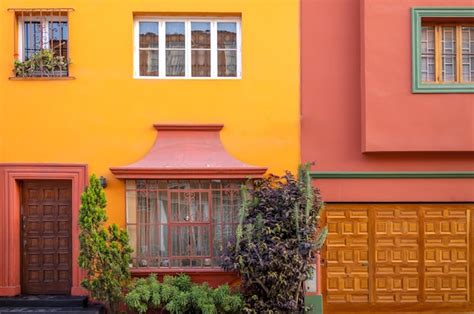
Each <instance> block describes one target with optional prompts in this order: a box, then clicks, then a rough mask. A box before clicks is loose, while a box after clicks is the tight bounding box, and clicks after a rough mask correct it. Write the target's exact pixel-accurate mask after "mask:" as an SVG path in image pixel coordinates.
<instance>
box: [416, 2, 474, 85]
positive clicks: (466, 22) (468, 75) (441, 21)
mask: <svg viewBox="0 0 474 314" xmlns="http://www.w3.org/2000/svg"><path fill="white" fill-rule="evenodd" d="M412 35H413V36H412V49H413V50H412V64H413V92H414V93H474V8H469V7H457V8H456V7H454V8H448V7H446V8H441V7H438V8H432V7H427V8H414V9H413V10H412Z"/></svg>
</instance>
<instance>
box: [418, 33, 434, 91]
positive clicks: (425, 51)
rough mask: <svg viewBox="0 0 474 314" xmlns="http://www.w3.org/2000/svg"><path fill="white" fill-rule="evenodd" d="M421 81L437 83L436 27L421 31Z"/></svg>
mask: <svg viewBox="0 0 474 314" xmlns="http://www.w3.org/2000/svg"><path fill="white" fill-rule="evenodd" d="M421 80H422V81H423V82H434V81H435V39H434V27H422V29H421Z"/></svg>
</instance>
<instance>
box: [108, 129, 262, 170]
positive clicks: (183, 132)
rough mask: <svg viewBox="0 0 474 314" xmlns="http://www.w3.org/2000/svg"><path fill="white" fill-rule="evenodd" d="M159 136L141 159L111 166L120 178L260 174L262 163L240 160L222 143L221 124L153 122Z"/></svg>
mask: <svg viewBox="0 0 474 314" xmlns="http://www.w3.org/2000/svg"><path fill="white" fill-rule="evenodd" d="M154 127H155V129H156V130H157V131H158V138H157V140H156V141H155V144H154V145H153V147H152V148H151V150H150V151H149V152H148V153H147V155H145V156H144V157H143V158H142V159H141V160H139V161H137V162H135V163H132V164H130V165H128V166H122V167H112V168H110V170H111V171H112V173H113V174H114V175H115V176H116V177H117V178H119V179H165V178H168V179H179V178H183V179H184V178H186V179H212V178H219V179H247V178H258V177H261V176H262V175H263V174H264V173H265V172H266V171H267V168H265V167H257V166H252V165H248V164H246V163H243V162H241V161H239V160H237V159H235V158H234V157H233V156H231V155H230V154H229V153H228V152H227V151H226V150H225V148H224V146H223V145H222V143H221V140H220V135H219V132H220V131H221V130H222V128H223V127H224V125H223V124H155V125H154Z"/></svg>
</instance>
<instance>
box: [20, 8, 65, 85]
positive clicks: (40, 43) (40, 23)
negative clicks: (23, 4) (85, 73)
mask: <svg viewBox="0 0 474 314" xmlns="http://www.w3.org/2000/svg"><path fill="white" fill-rule="evenodd" d="M17 20H18V29H17V33H18V51H17V55H18V58H17V62H15V69H14V71H15V76H24V77H43V76H46V77H48V76H52V77H57V76H68V64H69V49H68V48H69V26H68V12H67V10H61V9H58V10H39V9H38V10H32V11H20V12H17Z"/></svg>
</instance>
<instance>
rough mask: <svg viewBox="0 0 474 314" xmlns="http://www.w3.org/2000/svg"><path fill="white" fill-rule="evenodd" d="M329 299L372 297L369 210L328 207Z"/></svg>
mask: <svg viewBox="0 0 474 314" xmlns="http://www.w3.org/2000/svg"><path fill="white" fill-rule="evenodd" d="M327 226H328V231H329V234H328V239H327V256H326V259H327V273H326V288H327V296H326V298H327V302H328V303H348V302H350V303H367V302H368V301H369V269H368V261H369V256H368V248H369V247H368V211H367V209H366V208H364V207H356V208H354V207H350V208H345V207H344V206H331V209H329V210H328V211H327Z"/></svg>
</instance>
